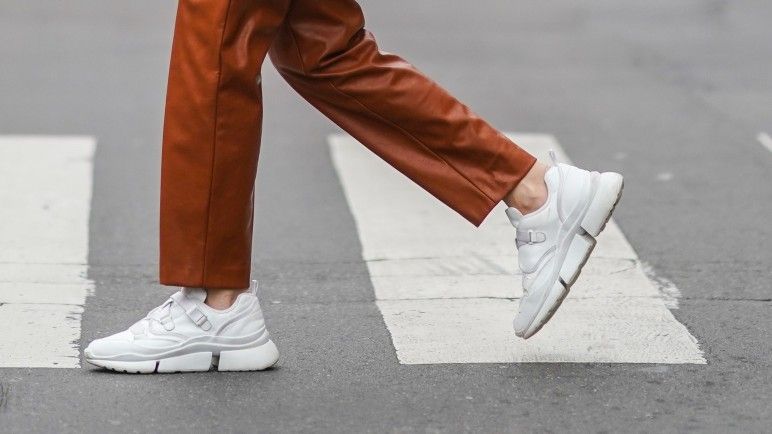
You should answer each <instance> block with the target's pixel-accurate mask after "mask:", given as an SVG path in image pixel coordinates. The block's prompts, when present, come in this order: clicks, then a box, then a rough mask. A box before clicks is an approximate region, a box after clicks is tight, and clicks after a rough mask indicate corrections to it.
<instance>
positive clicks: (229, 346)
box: [84, 281, 279, 374]
mask: <svg viewBox="0 0 772 434" xmlns="http://www.w3.org/2000/svg"><path fill="white" fill-rule="evenodd" d="M256 293H257V282H256V281H253V282H252V288H251V290H250V291H247V292H244V293H242V294H239V296H238V298H236V301H235V302H234V303H233V306H231V307H229V308H228V309H225V310H216V309H212V308H211V307H209V306H207V305H206V304H204V300H205V299H206V292H205V291H204V290H203V289H188V288H183V289H181V290H180V291H178V292H177V293H175V294H174V295H172V296H171V297H170V298H169V300H167V301H166V302H165V303H164V304H162V305H161V306H158V307H157V308H155V309H153V310H151V311H150V313H148V314H147V316H146V317H145V318H143V319H141V320H140V321H139V322H137V323H136V324H134V325H133V326H131V327H130V328H129V329H128V330H126V331H123V332H120V333H117V334H114V335H112V336H108V337H106V338H103V339H97V340H95V341H94V342H92V343H91V344H90V345H89V346H88V347H87V348H86V350H85V351H84V355H85V358H86V361H87V362H89V363H91V364H92V365H96V366H100V367H103V368H107V369H112V370H114V371H121V372H130V373H142V374H149V373H156V372H195V371H208V370H210V369H212V368H213V367H214V368H216V369H217V370H218V371H259V370H263V369H266V368H269V367H271V366H273V365H274V364H275V363H276V361H277V360H278V359H279V351H278V349H277V348H276V345H275V344H274V343H273V341H271V338H270V336H269V335H268V330H267V329H266V327H265V321H264V320H263V312H262V310H261V309H260V303H259V302H258V300H257V295H256Z"/></svg>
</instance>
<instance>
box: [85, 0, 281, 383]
mask: <svg viewBox="0 0 772 434" xmlns="http://www.w3.org/2000/svg"><path fill="white" fill-rule="evenodd" d="M288 4H289V0H180V2H179V11H178V15H177V27H176V29H175V36H174V48H173V52H172V62H171V71H170V74H169V91H168V95H167V105H166V122H165V125H164V148H163V165H162V171H161V174H162V179H161V283H163V284H167V285H182V286H186V287H187V288H183V289H181V290H180V291H178V292H177V293H175V294H173V295H172V296H171V297H170V298H169V299H168V300H167V301H166V302H164V303H163V304H162V305H160V306H158V307H157V308H155V309H153V310H152V311H150V313H148V314H147V316H146V317H145V318H143V319H141V320H140V321H138V322H136V323H135V324H134V325H132V326H131V327H130V328H129V329H128V330H126V331H123V332H121V333H117V334H114V335H112V336H108V337H106V338H102V339H97V340H95V341H93V342H92V343H91V344H90V345H89V346H88V347H87V348H86V349H85V351H84V356H85V358H86V360H87V361H88V362H89V363H91V364H94V365H96V366H101V367H104V368H107V369H112V370H116V371H121V372H138V373H139V372H141V373H153V372H176V371H183V372H185V371H208V370H210V369H211V368H212V367H213V366H214V367H216V368H217V369H218V370H220V371H245V370H247V371H251V370H262V369H266V368H268V367H270V366H272V365H273V364H275V363H276V361H277V360H278V357H279V352H278V350H277V348H276V345H274V343H273V341H272V340H271V338H270V335H269V333H268V331H267V329H266V326H265V320H264V318H263V313H262V311H261V309H260V304H259V302H258V299H257V297H256V290H257V288H256V286H254V287H253V289H252V291H243V290H241V289H242V288H246V287H248V286H249V268H250V263H251V257H250V256H251V255H250V253H251V252H250V248H251V240H252V202H253V195H254V180H255V171H256V169H257V154H258V150H259V146H260V119H261V114H262V105H261V101H260V85H259V77H260V65H261V63H262V61H263V59H264V57H265V54H266V52H267V51H268V48H269V47H270V44H271V41H272V40H273V37H274V34H275V33H276V30H277V28H278V27H279V25H280V24H281V22H282V20H283V19H284V15H285V13H286V10H287V6H288ZM202 287H205V288H206V290H205V289H202ZM228 288H230V289H228ZM221 307H230V308H229V309H226V310H218V309H217V308H221ZM202 343H205V344H206V346H203V347H202Z"/></svg>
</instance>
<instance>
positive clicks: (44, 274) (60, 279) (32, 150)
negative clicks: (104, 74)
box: [0, 136, 95, 368]
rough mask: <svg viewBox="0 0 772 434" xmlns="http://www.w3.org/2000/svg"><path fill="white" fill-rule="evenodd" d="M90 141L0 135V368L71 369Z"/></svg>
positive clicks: (75, 361)
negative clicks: (0, 205)
mask: <svg viewBox="0 0 772 434" xmlns="http://www.w3.org/2000/svg"><path fill="white" fill-rule="evenodd" d="M94 150H95V140H94V139H93V138H91V137H74V136H61V137H60V136H0V203H2V204H3V209H2V210H0V247H1V248H0V367H47V368H75V367H78V366H79V365H80V362H79V360H80V359H79V353H78V346H77V342H78V340H79V339H80V320H81V314H82V312H83V305H84V303H85V299H86V296H87V295H88V294H89V293H90V292H91V291H92V290H93V283H92V282H91V281H90V280H88V278H87V277H86V272H87V270H88V265H87V261H88V233H89V226H88V222H89V214H90V209H91V191H92V160H93V154H94Z"/></svg>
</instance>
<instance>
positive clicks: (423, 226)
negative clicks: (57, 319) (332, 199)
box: [329, 134, 705, 364]
mask: <svg viewBox="0 0 772 434" xmlns="http://www.w3.org/2000/svg"><path fill="white" fill-rule="evenodd" d="M511 136H512V137H513V139H514V140H515V141H516V142H518V143H521V144H522V145H523V146H524V147H525V148H526V149H528V150H529V151H531V152H533V153H534V154H535V155H536V156H537V157H539V158H543V159H544V158H546V155H547V152H548V150H549V149H554V150H556V151H557V153H558V155H559V157H560V158H561V159H562V160H563V161H568V159H567V158H566V156H565V155H564V154H563V152H562V150H561V148H560V145H559V144H558V143H557V141H556V140H555V138H554V137H552V136H549V135H542V134H519V135H518V134H515V135H511ZM329 144H330V149H331V153H332V158H333V162H334V164H335V168H336V170H337V172H338V176H339V178H340V181H341V184H342V186H343V190H344V193H345V195H346V199H347V201H348V204H349V206H350V208H351V212H352V214H353V216H354V219H355V221H356V225H357V230H358V232H359V239H360V241H361V243H362V257H363V259H364V260H365V262H366V263H367V267H368V270H369V272H370V279H371V281H372V284H373V287H374V289H375V297H376V304H377V306H378V308H379V309H380V311H381V313H382V314H383V318H384V321H385V323H386V326H387V327H388V329H389V332H390V333H391V336H392V341H393V343H394V347H395V349H396V352H397V357H398V358H399V361H400V363H403V364H431V363H500V362H608V363H700V364H701V363H705V359H704V358H703V355H702V352H701V351H700V349H699V346H698V344H697V341H696V339H695V338H694V337H692V336H691V334H690V333H689V331H688V330H687V329H686V327H685V326H684V325H683V324H681V323H679V322H678V321H677V320H676V319H675V317H674V316H673V314H672V313H671V312H670V310H668V308H667V307H666V302H667V303H669V305H671V306H672V305H673V303H672V301H671V300H669V298H670V295H671V294H672V293H677V291H670V292H669V293H668V294H661V293H660V292H659V291H658V290H657V287H656V285H655V284H654V283H653V282H652V281H651V280H650V279H649V278H648V277H647V275H646V274H645V272H644V271H645V267H644V265H643V264H641V261H640V260H639V259H638V256H637V255H636V253H635V251H634V250H633V248H632V246H630V244H629V243H628V242H627V239H626V238H625V236H624V234H623V233H622V232H621V231H620V229H619V227H618V226H617V225H616V224H615V223H614V222H613V221H611V222H609V224H608V226H607V227H606V230H605V231H604V232H603V234H602V235H601V236H600V237H599V239H598V246H597V248H596V250H595V254H594V256H593V258H592V259H591V260H590V261H589V262H588V263H587V265H586V267H585V271H584V272H583V274H582V278H581V279H580V280H579V282H578V283H577V284H576V285H574V287H573V288H572V291H571V295H570V296H569V298H568V299H567V300H566V301H565V303H564V305H563V307H562V308H561V310H560V311H558V313H557V314H556V315H555V318H554V319H553V320H552V321H551V322H550V324H548V325H547V326H546V327H545V328H544V329H543V330H542V331H541V332H540V333H539V334H538V335H536V336H535V337H533V338H531V339H529V340H528V341H523V340H520V339H518V338H516V337H515V334H514V331H513V330H512V318H513V316H514V313H515V312H516V309H517V302H518V298H519V297H521V295H522V290H521V286H520V276H519V274H520V273H519V271H517V259H516V258H515V257H514V256H513V251H514V231H513V230H512V227H511V226H510V224H509V222H508V220H507V219H506V217H505V215H504V211H503V210H504V207H503V205H500V206H499V208H498V209H496V210H495V211H494V212H493V213H492V215H491V216H490V217H489V218H488V220H487V221H486V222H485V224H483V226H482V227H481V228H480V229H476V228H474V227H473V226H472V225H470V224H469V223H467V222H466V221H465V220H463V219H462V218H461V217H460V216H458V215H457V214H455V213H454V212H452V211H450V210H448V209H447V208H446V207H445V206H444V205H443V204H441V203H440V202H439V201H438V200H436V199H434V198H433V197H432V196H430V195H429V194H428V193H426V192H425V191H423V190H422V189H420V188H419V187H417V186H416V185H414V184H413V183H412V182H411V181H409V180H408V179H407V178H406V177H404V176H402V175H401V174H399V173H398V172H396V171H395V170H394V169H393V168H391V167H390V166H388V165H387V164H385V163H383V162H382V161H381V160H379V159H378V158H377V157H376V156H375V155H373V154H372V153H370V152H369V151H368V150H367V149H365V148H364V146H361V145H360V144H359V143H358V142H356V140H354V139H353V138H351V137H349V136H347V135H334V136H331V137H330V138H329Z"/></svg>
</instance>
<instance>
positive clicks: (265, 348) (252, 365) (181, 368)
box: [86, 340, 279, 374]
mask: <svg viewBox="0 0 772 434" xmlns="http://www.w3.org/2000/svg"><path fill="white" fill-rule="evenodd" d="M278 360H279V349H278V348H276V344H274V343H273V341H271V340H268V341H267V342H265V343H264V344H262V345H260V346H259V347H254V348H246V349H242V350H230V351H221V352H220V354H219V355H215V354H213V353H211V352H196V353H190V354H183V355H180V356H174V357H167V358H162V359H158V360H143V361H130V362H126V361H120V360H105V359H90V358H86V361H87V362H88V363H91V364H92V365H95V366H99V367H102V368H106V369H110V370H113V371H117V372H125V373H129V374H155V373H172V372H205V371H209V370H212V369H216V370H218V371H262V370H264V369H268V368H270V367H271V366H273V365H275V364H276V362H277V361H278Z"/></svg>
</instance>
